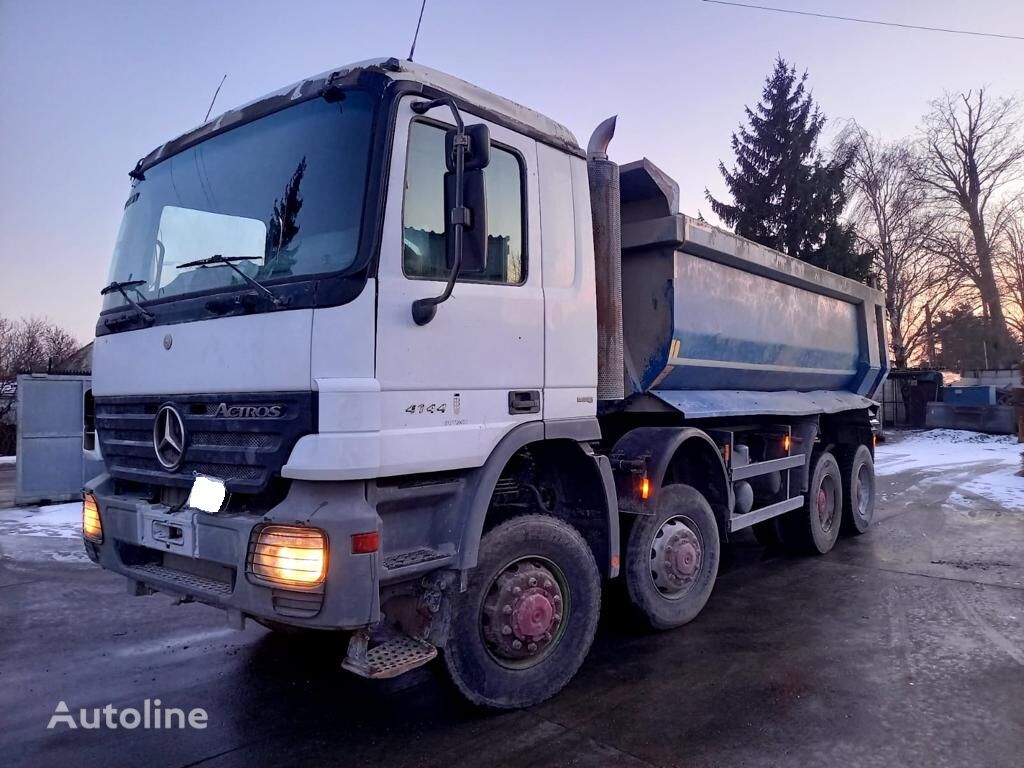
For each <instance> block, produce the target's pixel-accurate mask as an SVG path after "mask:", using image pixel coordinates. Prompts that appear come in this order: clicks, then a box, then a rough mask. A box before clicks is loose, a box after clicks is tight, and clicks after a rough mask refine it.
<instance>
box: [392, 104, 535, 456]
mask: <svg viewBox="0 0 1024 768" xmlns="http://www.w3.org/2000/svg"><path fill="white" fill-rule="evenodd" d="M418 100H421V98H420V97H408V98H406V99H404V100H403V101H402V103H401V104H400V107H399V111H398V118H397V123H396V128H395V141H394V149H393V155H392V160H391V168H390V178H389V182H388V197H387V208H386V214H385V219H384V232H383V237H382V240H381V253H380V263H379V267H378V300H377V355H376V359H377V380H378V381H379V383H380V388H381V396H380V403H381V416H380V419H381V434H380V463H381V469H380V475H382V476H385V475H394V474H400V473H414V472H427V471H434V470H441V469H453V468H457V467H471V466H479V465H481V464H482V463H483V462H484V461H485V460H486V458H487V456H488V455H489V454H490V452H491V450H492V449H493V447H494V445H495V444H497V442H498V441H499V440H500V439H501V438H502V437H503V436H504V435H505V434H506V433H507V432H508V431H509V430H510V429H512V428H513V427H514V426H515V425H516V424H519V423H522V422H524V421H530V420H538V419H541V418H542V416H543V413H542V409H541V411H538V412H537V413H532V414H510V413H509V393H510V392H514V391H523V392H527V391H531V390H533V391H537V392H540V391H541V390H542V389H543V386H544V296H543V290H542V282H541V258H540V253H541V242H540V226H539V205H538V200H539V194H538V181H537V170H536V163H537V153H536V145H535V142H534V141H533V140H532V139H529V138H526V137H524V136H522V135H520V134H517V133H515V132H513V131H510V130H508V129H505V128H503V127H501V126H498V125H495V124H493V123H488V127H489V129H490V132H491V142H492V153H491V167H489V168H488V169H487V170H485V174H488V173H494V179H499V178H507V176H501V175H500V173H501V168H502V167H503V168H506V169H507V167H508V164H509V162H511V160H510V158H511V157H512V156H513V155H514V156H517V157H518V159H519V168H520V173H519V175H520V178H521V183H522V190H521V194H520V198H521V200H522V204H521V209H522V214H521V216H522V223H523V227H522V236H521V249H522V252H523V253H522V265H523V268H524V269H525V273H526V275H525V279H523V282H522V284H519V285H511V284H506V283H499V282H484V281H479V280H473V279H468V280H466V279H460V281H459V282H458V283H456V285H455V290H454V291H453V293H452V296H451V298H450V299H449V300H448V301H446V302H444V303H443V304H440V305H439V306H438V307H437V314H436V316H435V317H434V319H433V320H432V321H431V322H429V323H427V324H426V325H423V326H418V325H416V324H415V323H414V322H413V319H412V310H411V307H412V302H413V301H414V300H415V299H419V298H424V297H430V296H436V295H438V294H439V293H441V291H442V290H443V289H444V284H445V279H446V275H441V274H436V275H431V276H429V277H427V278H426V279H424V278H419V277H415V276H414V277H410V276H407V275H406V273H405V272H406V269H405V266H407V265H406V259H407V258H408V259H410V260H411V263H413V264H415V263H417V262H416V260H417V259H418V258H419V254H420V252H421V251H425V249H426V248H429V247H430V246H429V245H428V246H425V247H421V246H419V245H417V243H419V242H422V243H433V244H434V245H436V242H437V238H438V236H439V235H438V232H437V230H438V229H441V230H443V219H439V218H438V217H439V216H443V215H444V211H443V208H444V205H443V199H427V200H426V201H424V199H423V196H422V195H420V194H417V195H415V196H414V195H412V194H410V195H409V197H408V199H406V195H405V191H406V187H407V184H408V183H409V179H416V180H417V181H415V182H414V185H419V184H420V182H419V181H418V180H419V179H421V178H422V177H423V175H424V174H425V173H426V171H424V169H423V167H421V166H420V165H416V166H415V167H414V168H412V169H410V171H409V172H410V174H411V175H410V176H409V177H407V161H408V160H409V157H408V156H409V154H410V153H409V146H410V130H411V125H412V123H413V122H417V123H431V124H434V125H435V126H441V127H442V128H446V127H450V126H451V125H452V116H451V113H450V111H449V110H448V108H447V107H442V108H436V109H434V110H431V112H430V113H428V114H427V115H426V116H423V117H420V116H417V115H415V113H413V111H412V109H411V104H412V103H413V102H415V101H418ZM424 118H425V119H424ZM463 118H464V119H465V121H466V123H467V125H468V124H473V123H478V122H486V121H481V120H480V119H478V118H476V117H475V116H473V115H472V114H469V113H463ZM423 128H424V126H423V125H421V126H420V128H419V130H420V131H421V132H420V133H419V134H417V136H418V137H422V136H424V135H426V134H425V132H424V131H423V130H422V129H423ZM438 134H439V135H440V136H442V137H443V131H440V130H439V131H438ZM416 141H417V142H419V143H416V144H415V145H414V150H413V153H412V154H413V161H414V162H415V163H419V162H420V161H419V160H417V158H420V157H422V156H423V155H424V154H425V152H424V150H423V147H424V146H425V145H424V143H423V139H422V138H417V139H416ZM430 141H433V139H430ZM494 148H504V149H505V150H507V152H506V153H505V155H504V156H503V157H501V158H499V159H498V160H497V162H500V163H504V164H505V165H504V166H502V167H499V166H497V165H496V152H495V149H494ZM509 152H511V155H510V154H509ZM440 162H441V163H443V151H442V153H441V155H440ZM491 183H492V179H490V178H489V181H488V201H487V207H488V219H489V220H491V219H492V217H497V221H495V222H494V227H493V228H494V229H495V231H496V232H498V231H499V230H500V229H501V228H502V227H503V226H504V227H505V228H506V229H509V223H508V222H509V219H508V217H505V218H504V219H502V215H503V214H502V211H505V212H506V213H507V212H508V210H509V206H508V205H507V204H508V201H509V199H510V198H509V195H510V194H511V195H512V196H513V197H514V196H515V194H516V190H514V189H511V190H510V189H509V188H508V187H507V185H506V186H505V187H502V188H499V189H498V190H497V191H495V190H493V189H492V188H491ZM495 183H496V182H495ZM438 185H440V180H438ZM440 188H441V187H440V186H438V189H440ZM495 192H496V193H495ZM492 193H495V194H492ZM441 197H442V196H441V195H440V194H439V195H437V198H441ZM492 198H493V199H492ZM501 202H504V203H505V205H499V204H498V203H501ZM423 206H427V207H429V208H430V209H431V210H430V211H429V212H428V213H422V212H421V211H420V210H419V209H420V208H422V207H423ZM405 209H408V216H409V223H416V222H419V221H423V220H432V221H436V222H442V223H439V224H435V225H433V226H428V225H424V226H422V227H418V228H417V227H410V234H409V237H410V240H409V241H408V242H406V237H405V235H406V232H405V229H404V227H405V224H404V223H403V221H404V220H403V213H404V210H405ZM428 214H429V215H428ZM442 240H443V237H442ZM511 242H512V240H511V239H509V240H506V243H505V244H508V243H511ZM407 247H408V248H411V249H412V252H411V254H408V253H407V252H406V248H407ZM509 249H510V250H511V245H509ZM506 261H507V263H509V264H511V260H506ZM512 272H513V270H512V268H511V267H509V268H508V274H507V275H506V278H505V279H511V277H509V275H512ZM512 276H513V277H514V275H512Z"/></svg>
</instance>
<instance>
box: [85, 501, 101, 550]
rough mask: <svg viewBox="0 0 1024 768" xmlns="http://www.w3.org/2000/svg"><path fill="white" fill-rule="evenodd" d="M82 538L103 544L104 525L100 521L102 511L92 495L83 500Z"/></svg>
mask: <svg viewBox="0 0 1024 768" xmlns="http://www.w3.org/2000/svg"><path fill="white" fill-rule="evenodd" d="M82 536H84V537H85V538H86V539H88V540H89V541H92V542H95V543H96V544H102V543H103V523H102V522H101V521H100V509H99V507H98V506H96V499H95V498H94V497H93V495H92V494H91V493H87V494H85V497H84V498H83V499H82Z"/></svg>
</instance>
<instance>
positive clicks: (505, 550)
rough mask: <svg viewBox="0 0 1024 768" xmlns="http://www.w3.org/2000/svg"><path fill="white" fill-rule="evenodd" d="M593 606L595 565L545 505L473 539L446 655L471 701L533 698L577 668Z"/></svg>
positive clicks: (596, 607)
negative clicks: (542, 511) (475, 555)
mask: <svg viewBox="0 0 1024 768" xmlns="http://www.w3.org/2000/svg"><path fill="white" fill-rule="evenodd" d="M516 590H519V591H518V592H517V591H516ZM527 601H529V602H527ZM600 611H601V575H600V573H599V572H598V570H597V564H596V563H595V562H594V556H593V555H592V554H591V552H590V547H589V546H587V543H586V541H584V540H583V537H582V536H581V535H580V534H579V533H578V532H577V531H576V529H575V528H573V527H572V526H571V525H569V524H568V523H565V522H563V521H561V520H559V519H557V518H554V517H548V516H546V515H525V516H523V517H516V518H513V519H511V520H508V521H507V522H504V523H502V524H501V525H499V526H497V527H495V528H494V529H493V530H491V531H489V532H488V533H487V534H485V535H484V537H483V540H482V541H481V542H480V556H479V559H478V561H477V565H476V568H474V569H473V571H472V572H471V574H470V577H469V584H468V586H467V589H466V591H465V592H462V593H461V594H458V595H456V596H455V598H454V600H453V604H452V616H451V625H450V630H449V633H448V639H447V641H446V643H445V646H444V658H445V664H446V666H447V667H448V672H449V674H450V675H451V678H452V681H453V682H454V683H455V686H456V687H457V688H458V689H459V691H460V692H461V693H462V695H463V696H465V697H466V698H467V699H469V701H471V702H472V703H474V704H477V705H480V706H485V707H490V708H492V709H516V708H519V707H529V706H533V705H534V704H538V703H540V702H542V701H544V700H545V699H548V698H550V697H551V696H554V695H555V694H556V693H558V692H559V691H560V690H562V688H564V687H565V686H566V685H567V684H568V682H569V681H570V680H571V679H572V678H573V676H574V675H575V674H576V672H577V670H578V669H579V668H580V665H581V664H582V663H583V659H584V658H586V655H587V652H588V651H589V650H590V644H591V642H593V639H594V633H595V632H596V631H597V620H598V617H599V615H600ZM506 617H508V618H506ZM516 644H518V647H516Z"/></svg>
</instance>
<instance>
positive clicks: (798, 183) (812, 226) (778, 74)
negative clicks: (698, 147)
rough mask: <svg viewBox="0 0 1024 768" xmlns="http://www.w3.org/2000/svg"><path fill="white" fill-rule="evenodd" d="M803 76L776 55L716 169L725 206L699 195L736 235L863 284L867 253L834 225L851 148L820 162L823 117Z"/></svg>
mask: <svg viewBox="0 0 1024 768" xmlns="http://www.w3.org/2000/svg"><path fill="white" fill-rule="evenodd" d="M806 82H807V73H806V72H805V73H804V74H803V75H801V76H799V77H798V76H797V74H796V69H795V67H792V66H790V65H788V64H787V63H786V62H785V61H783V60H782V58H781V57H780V58H778V59H777V60H776V61H775V69H774V71H773V72H772V74H771V76H770V77H769V78H768V79H767V80H766V81H765V87H764V90H763V91H762V94H761V102H760V103H759V104H758V105H757V107H756V108H755V109H753V110H752V109H750V108H749V107H745V108H744V109H745V111H746V115H747V122H748V123H749V125H748V126H744V125H741V126H740V129H739V133H738V134H737V133H734V134H733V135H732V149H733V152H734V153H735V154H736V165H735V167H734V168H733V169H732V170H731V171H730V170H727V169H726V167H725V164H724V163H719V164H718V168H719V170H720V171H721V173H722V176H723V178H724V179H725V184H726V187H727V188H728V189H729V193H730V194H731V195H732V198H733V202H732V203H731V204H729V203H725V202H722V201H719V200H716V199H715V198H714V197H712V196H711V193H710V192H709V191H707V190H704V194H705V195H706V197H707V199H708V201H709V202H710V203H711V207H712V209H713V210H714V212H715V213H716V214H717V215H718V216H719V218H721V219H722V221H724V222H725V223H726V224H727V225H729V226H731V227H733V228H734V229H735V231H736V234H738V235H741V236H742V237H746V238H748V239H750V240H754V241H755V242H758V243H761V244H762V245H766V246H768V247H769V248H774V249H776V250H779V251H782V252H783V253H786V254H788V255H790V256H795V257H796V258H798V259H803V260H804V261H807V262H810V263H811V264H814V265H816V266H819V267H823V268H824V269H828V270H831V271H833V272H837V273H839V274H842V275H845V276H847V277H853V278H855V279H857V280H866V279H867V278H868V275H869V273H870V269H871V254H870V253H861V252H858V251H857V248H856V237H855V233H854V230H853V227H852V225H849V224H844V223H842V222H841V221H840V220H839V217H840V215H841V214H842V211H843V208H844V207H845V205H846V192H845V190H844V188H843V182H844V179H845V176H846V171H847V169H848V168H849V166H850V163H851V162H852V160H853V153H852V151H850V150H849V149H843V150H841V151H840V152H839V153H838V155H837V157H835V158H834V159H833V160H831V161H829V162H825V161H824V159H823V158H822V155H821V152H819V151H818V137H819V136H820V134H821V130H822V128H823V127H824V125H825V116H824V115H822V114H821V110H820V109H818V107H817V105H816V104H815V103H814V99H813V98H812V97H811V94H810V93H808V92H807V90H806Z"/></svg>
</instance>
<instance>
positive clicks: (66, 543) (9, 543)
mask: <svg viewBox="0 0 1024 768" xmlns="http://www.w3.org/2000/svg"><path fill="white" fill-rule="evenodd" d="M0 557H5V558H10V559H13V560H32V561H39V560H44V561H53V560H56V561H59V562H88V560H89V558H88V557H87V556H86V554H85V550H84V548H83V544H82V503H81V502H80V501H73V502H70V503H67V504H50V505H48V506H45V507H15V508H13V509H0Z"/></svg>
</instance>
